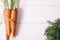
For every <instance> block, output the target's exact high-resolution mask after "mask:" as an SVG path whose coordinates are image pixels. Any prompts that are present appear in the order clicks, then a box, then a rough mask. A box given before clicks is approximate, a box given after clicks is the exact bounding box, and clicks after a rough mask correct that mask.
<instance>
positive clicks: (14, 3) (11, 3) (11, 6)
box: [3, 0, 17, 9]
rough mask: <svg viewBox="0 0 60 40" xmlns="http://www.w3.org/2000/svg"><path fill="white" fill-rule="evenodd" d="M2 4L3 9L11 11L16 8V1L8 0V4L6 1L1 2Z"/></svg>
mask: <svg viewBox="0 0 60 40" xmlns="http://www.w3.org/2000/svg"><path fill="white" fill-rule="evenodd" d="M3 4H4V7H5V8H7V9H8V8H10V9H13V8H15V7H16V6H17V0H10V1H9V3H8V0H3Z"/></svg>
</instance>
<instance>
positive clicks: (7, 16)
mask: <svg viewBox="0 0 60 40" xmlns="http://www.w3.org/2000/svg"><path fill="white" fill-rule="evenodd" d="M3 12H4V22H5V27H6V33H7V34H6V35H8V36H10V33H11V28H10V27H11V25H10V24H11V23H10V18H11V10H10V9H4V10H3ZM7 38H8V37H7Z"/></svg>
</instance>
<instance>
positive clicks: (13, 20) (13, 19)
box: [11, 9, 17, 37]
mask: <svg viewBox="0 0 60 40" xmlns="http://www.w3.org/2000/svg"><path fill="white" fill-rule="evenodd" d="M16 18H17V9H12V11H11V29H12V37H14V36H15V27H16Z"/></svg>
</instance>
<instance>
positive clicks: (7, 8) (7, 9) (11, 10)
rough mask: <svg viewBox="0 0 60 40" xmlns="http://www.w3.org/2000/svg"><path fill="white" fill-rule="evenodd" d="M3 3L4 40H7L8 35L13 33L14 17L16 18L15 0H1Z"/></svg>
mask: <svg viewBox="0 0 60 40" xmlns="http://www.w3.org/2000/svg"><path fill="white" fill-rule="evenodd" d="M3 3H4V10H3V13H4V22H5V28H6V40H9V37H10V35H11V34H12V37H14V35H15V27H16V19H17V8H16V4H17V0H10V3H8V0H3Z"/></svg>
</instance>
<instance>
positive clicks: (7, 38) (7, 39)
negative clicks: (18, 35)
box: [6, 32, 9, 40]
mask: <svg viewBox="0 0 60 40" xmlns="http://www.w3.org/2000/svg"><path fill="white" fill-rule="evenodd" d="M6 40H9V36H8V34H7V32H6Z"/></svg>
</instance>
